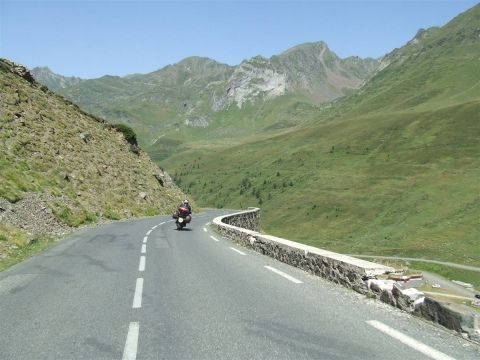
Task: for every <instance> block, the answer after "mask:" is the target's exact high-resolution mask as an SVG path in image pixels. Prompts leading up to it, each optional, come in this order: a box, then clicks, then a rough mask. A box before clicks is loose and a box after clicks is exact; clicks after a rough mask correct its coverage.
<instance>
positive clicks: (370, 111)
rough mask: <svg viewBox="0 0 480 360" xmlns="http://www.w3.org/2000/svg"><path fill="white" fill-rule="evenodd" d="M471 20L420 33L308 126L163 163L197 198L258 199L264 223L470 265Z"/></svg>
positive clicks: (475, 212) (357, 249)
mask: <svg viewBox="0 0 480 360" xmlns="http://www.w3.org/2000/svg"><path fill="white" fill-rule="evenodd" d="M478 29H480V6H475V7H474V8H472V9H471V10H470V11H467V12H466V13H464V14H461V15H460V16H458V17H457V18H455V19H454V20H452V21H451V22H450V23H448V24H447V25H445V26H444V27H442V28H437V29H431V30H428V31H426V32H420V33H419V34H418V35H417V36H416V38H415V39H413V40H412V41H411V42H409V43H408V44H407V45H406V46H404V47H403V48H401V49H397V50H395V51H394V52H392V53H391V54H389V55H388V56H387V57H386V58H385V59H384V66H383V69H382V70H380V71H378V72H377V73H376V74H375V76H374V77H373V78H372V79H371V80H370V81H369V82H368V83H367V84H366V85H365V86H364V87H363V88H362V89H361V91H359V92H358V93H356V94H354V95H352V96H349V97H346V98H344V99H341V100H339V101H336V102H335V103H334V104H333V105H331V106H330V107H328V108H325V109H321V110H318V111H317V112H316V113H317V115H316V120H315V121H313V122H310V124H313V125H311V126H309V127H307V128H304V129H295V130H293V131H289V132H288V131H287V132H285V133H284V134H282V135H279V136H274V137H265V136H264V137H262V138H260V139H257V140H255V139H251V140H250V141H249V142H248V143H244V144H237V145H236V146H233V147H228V146H225V145H223V146H218V147H216V148H214V149H213V150H209V149H206V148H204V149H195V151H192V152H186V153H184V154H181V153H180V154H177V155H176V156H174V157H172V158H169V159H167V160H165V161H164V162H163V164H165V166H166V168H167V169H171V170H172V171H175V178H176V179H178V180H179V181H180V182H181V186H182V188H183V189H184V190H185V191H187V192H190V193H192V194H194V195H195V196H197V197H198V200H199V201H201V203H202V204H204V205H210V206H216V207H221V206H226V207H238V206H254V205H261V206H262V209H263V221H264V222H263V227H264V229H265V230H266V231H268V232H272V233H274V234H278V235H281V236H285V237H288V238H292V239H296V240H300V241H303V242H305V243H309V244H314V245H319V246H321V247H325V248H329V249H332V250H337V251H340V252H347V253H365V254H377V255H408V256H411V257H425V258H433V259H439V260H447V261H448V260H450V261H454V262H460V263H465V264H473V265H476V266H479V265H480V244H479V242H478V241H477V239H478V237H479V236H480V232H479V228H478V219H479V216H480V197H479V194H480V182H479V181H478V179H479V178H480V177H479V176H480V171H479V169H480V87H479V84H480V62H479V61H478V58H479V52H480V37H479V36H478V35H479V33H478V32H479V31H480V30H478ZM309 116H311V115H309Z"/></svg>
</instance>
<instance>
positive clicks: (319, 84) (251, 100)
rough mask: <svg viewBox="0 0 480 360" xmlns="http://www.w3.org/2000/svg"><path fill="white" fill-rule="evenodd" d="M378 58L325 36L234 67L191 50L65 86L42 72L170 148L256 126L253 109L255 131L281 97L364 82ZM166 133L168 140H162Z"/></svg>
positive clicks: (314, 96)
mask: <svg viewBox="0 0 480 360" xmlns="http://www.w3.org/2000/svg"><path fill="white" fill-rule="evenodd" d="M378 64H379V61H378V60H374V59H360V58H347V59H340V58H339V57H338V56H337V55H335V54H334V53H333V52H332V51H330V50H329V49H328V47H327V45H326V44H325V43H323V42H319V43H309V44H303V45H300V46H297V47H294V48H292V49H290V50H287V51H286V52H284V53H282V54H280V55H278V56H273V57H271V58H270V59H266V58H263V57H261V56H257V57H254V58H252V59H250V60H245V61H244V62H242V63H241V64H240V65H238V66H234V67H232V66H228V65H225V64H220V63H218V62H216V61H214V60H211V59H207V58H199V57H191V58H187V59H185V60H183V61H181V62H179V63H177V64H174V65H169V66H167V67H165V68H163V69H160V70H158V71H155V72H152V73H149V74H145V75H131V76H127V77H123V78H120V77H115V76H104V77H102V78H99V79H92V80H84V81H80V82H78V83H76V84H72V85H70V86H63V84H64V83H65V81H64V80H63V78H62V77H61V76H59V77H58V79H59V80H62V81H63V82H62V83H61V82H60V81H59V82H58V83H56V84H52V83H51V82H47V80H48V81H50V79H51V78H52V77H48V78H46V77H45V76H41V74H38V73H37V72H35V73H34V76H35V77H36V78H37V79H38V80H39V81H40V82H42V81H43V83H44V84H46V85H47V86H49V87H50V88H51V89H52V90H54V91H57V92H59V93H60V94H62V95H64V96H66V97H67V98H68V99H70V100H72V101H73V102H75V103H76V104H78V105H79V106H81V107H82V108H84V109H86V110H88V111H90V112H92V113H94V114H97V115H100V116H102V117H105V118H106V119H107V120H110V121H115V122H118V121H121V122H123V123H126V124H129V125H131V126H132V127H134V128H135V129H136V130H137V132H138V134H139V140H140V142H141V144H142V145H143V146H144V148H145V149H146V150H147V151H149V152H150V153H155V152H158V151H163V150H165V142H166V143H167V144H169V143H172V141H173V142H178V141H180V142H183V141H185V140H192V139H198V138H201V139H206V138H208V139H215V138H217V137H218V136H219V135H223V136H225V134H226V133H228V132H230V133H231V134H232V135H238V132H237V130H238V128H241V127H243V128H249V126H250V125H249V124H248V122H249V120H250V119H251V118H252V116H253V117H256V118H257V119H258V120H259V122H260V123H259V124H258V125H257V126H255V127H254V128H252V129H251V131H250V134H251V133H254V132H255V131H256V130H258V129H262V128H265V127H268V126H270V125H272V123H268V122H265V123H263V122H262V121H261V120H263V117H262V116H256V114H257V113H258V112H259V111H261V109H262V108H263V107H269V106H270V105H269V102H271V101H272V100H273V99H275V98H277V97H281V96H285V97H286V99H287V102H288V99H291V98H297V99H298V100H299V101H302V102H305V103H307V104H308V103H310V104H311V103H314V104H316V103H322V102H326V101H329V100H332V99H335V98H338V97H340V96H343V95H345V94H349V93H351V92H352V91H354V90H355V89H357V88H359V87H360V86H361V85H362V84H363V83H364V81H365V80H366V79H367V78H368V77H369V76H370V75H371V74H372V73H373V72H374V70H375V68H376V67H377V66H378ZM45 79H46V80H45ZM277 105H278V102H277ZM205 128H207V131H201V130H202V129H205ZM159 138H163V140H162V141H163V143H162V142H161V143H159V144H155V143H156V141H157V140H158V139H159ZM167 147H168V146H167Z"/></svg>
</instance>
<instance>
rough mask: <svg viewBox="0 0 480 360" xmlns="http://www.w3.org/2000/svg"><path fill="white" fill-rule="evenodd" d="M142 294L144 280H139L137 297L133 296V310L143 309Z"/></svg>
mask: <svg viewBox="0 0 480 360" xmlns="http://www.w3.org/2000/svg"><path fill="white" fill-rule="evenodd" d="M142 293H143V278H138V279H137V284H136V285H135V295H134V296H133V305H132V308H134V309H139V308H141V307H142Z"/></svg>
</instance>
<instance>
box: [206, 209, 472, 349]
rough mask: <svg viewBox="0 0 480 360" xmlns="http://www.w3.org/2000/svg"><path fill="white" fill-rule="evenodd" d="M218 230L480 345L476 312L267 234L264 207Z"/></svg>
mask: <svg viewBox="0 0 480 360" xmlns="http://www.w3.org/2000/svg"><path fill="white" fill-rule="evenodd" d="M212 226H213V227H214V228H215V230H216V231H217V232H219V233H220V234H222V235H224V236H226V237H229V238H231V239H232V240H233V241H234V242H236V243H238V244H240V245H242V246H245V247H248V248H251V249H254V250H256V251H258V252H260V253H262V254H264V255H267V256H270V257H272V258H274V259H277V260H279V261H282V262H284V263H287V264H289V265H292V266H295V267H298V268H300V269H303V270H306V271H308V272H310V273H312V274H314V275H318V276H321V277H323V278H325V279H327V280H330V281H333V282H335V283H337V284H341V285H344V286H346V287H348V288H351V289H353V290H355V291H357V292H359V293H361V294H365V295H368V296H370V297H375V298H377V299H379V300H381V301H383V302H385V303H388V304H390V305H392V306H395V307H397V308H399V309H401V310H404V311H407V312H408V313H410V314H413V315H416V316H419V317H423V318H425V319H428V320H431V321H433V322H436V323H438V324H441V325H443V326H445V327H446V328H449V329H452V330H455V331H457V332H460V333H463V334H467V335H468V337H469V338H470V339H471V340H474V341H480V330H479V324H480V320H479V316H478V315H476V314H475V313H474V311H473V310H472V311H468V310H465V309H455V308H453V307H451V306H449V305H447V304H443V303H440V302H438V301H436V300H434V299H431V298H428V297H426V296H425V295H424V294H423V293H421V292H419V291H416V290H415V289H406V290H402V289H401V287H400V286H398V284H397V283H396V282H395V281H392V280H378V279H377V277H378V276H379V275H382V274H388V273H391V272H394V271H395V269H393V268H391V267H388V266H384V265H381V264H375V263H372V262H369V261H365V260H361V259H357V258H353V257H351V256H346V255H342V254H337V253H334V252H331V251H326V250H322V249H319V248H316V247H313V246H308V245H304V244H300V243H297V242H294V241H290V240H286V239H282V238H278V237H275V236H271V235H264V234H261V233H259V232H258V231H259V228H260V209H258V208H250V209H249V210H245V211H241V212H238V213H234V214H229V215H225V216H219V217H217V218H215V219H214V220H213V222H212Z"/></svg>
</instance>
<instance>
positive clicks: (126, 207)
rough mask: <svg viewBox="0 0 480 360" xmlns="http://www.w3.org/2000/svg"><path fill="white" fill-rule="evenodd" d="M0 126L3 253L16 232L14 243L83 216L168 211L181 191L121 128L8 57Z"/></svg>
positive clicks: (0, 92) (1, 83)
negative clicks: (43, 83) (39, 80)
mask: <svg viewBox="0 0 480 360" xmlns="http://www.w3.org/2000/svg"><path fill="white" fill-rule="evenodd" d="M0 129H1V133H0V255H2V256H0V260H1V259H3V258H4V255H5V252H6V253H7V255H8V253H9V249H12V248H9V247H8V245H9V243H10V241H14V240H15V239H17V240H18V239H23V240H22V242H21V243H18V242H17V243H16V245H15V244H14V245H12V246H16V248H18V246H22V245H24V244H25V242H28V241H31V240H32V239H33V238H34V237H35V236H37V235H41V234H52V233H57V234H58V233H63V232H64V231H68V230H69V229H71V228H72V227H77V226H79V225H82V224H87V223H94V222H97V221H100V220H105V219H120V218H128V217H132V216H145V215H154V214H157V213H167V212H170V211H172V210H173V209H174V208H175V206H176V205H177V204H178V202H179V201H180V200H181V198H182V197H183V196H184V195H183V194H182V192H181V191H180V190H179V189H178V188H177V187H176V186H175V185H174V184H173V183H172V181H171V179H170V177H169V175H168V174H167V173H165V172H164V171H163V170H161V169H159V168H158V167H157V166H156V165H155V164H153V163H152V162H151V161H150V159H149V157H148V156H147V154H146V153H145V152H143V151H141V150H140V149H139V148H138V146H136V145H135V140H134V138H133V137H132V136H127V137H126V134H127V135H128V133H127V132H126V130H125V129H124V128H121V127H114V126H112V125H110V124H108V123H106V122H105V121H103V120H101V119H99V118H96V117H94V116H92V115H89V114H88V113H86V112H84V111H83V110H80V109H79V108H78V106H76V105H74V104H73V103H71V102H70V101H67V100H65V99H64V98H62V97H60V96H58V95H56V94H54V93H52V92H51V91H49V90H48V89H47V88H46V87H45V86H41V85H40V84H38V83H37V82H36V81H35V80H34V79H33V77H32V75H31V74H30V72H29V71H28V70H27V69H25V68H24V67H22V66H20V65H17V64H14V63H12V62H10V61H8V60H5V59H0ZM122 130H123V132H122ZM130 135H131V134H130ZM127 138H128V140H129V142H130V143H129V142H127V140H126V139H127ZM12 239H13V240H12ZM14 248H15V247H14ZM1 267H2V266H1V264H0V268H1Z"/></svg>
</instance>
